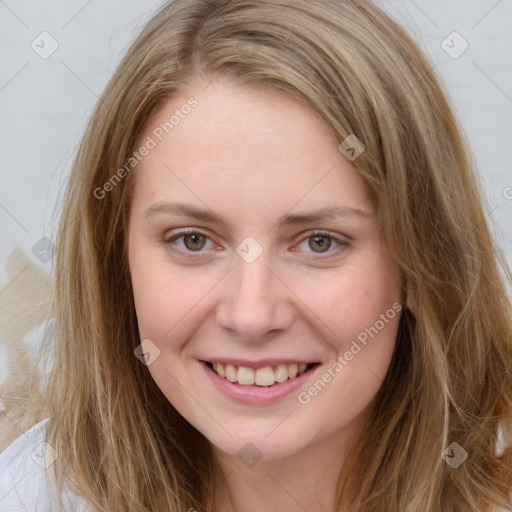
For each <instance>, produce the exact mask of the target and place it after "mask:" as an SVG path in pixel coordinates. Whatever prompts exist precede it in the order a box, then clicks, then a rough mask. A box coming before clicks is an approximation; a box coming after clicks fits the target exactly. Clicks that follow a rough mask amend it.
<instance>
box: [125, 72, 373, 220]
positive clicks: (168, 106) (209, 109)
mask: <svg viewBox="0 0 512 512" xmlns="http://www.w3.org/2000/svg"><path fill="white" fill-rule="evenodd" d="M192 105H193V106H192ZM149 139H151V140H152V144H151V145H152V146H154V147H152V149H151V150H150V151H149V152H148V154H147V155H146V156H145V157H144V158H143V159H142V160H141V162H140V163H139V164H138V166H137V170H136V176H137V177H136V185H135V187H136V192H135V195H136V197H138V196H139V197H141V199H142V200H143V202H144V203H147V202H148V201H153V202H155V201H164V200H167V199H173V200H176V199H177V198H178V197H183V194H184V195H186V196H188V197H191V198H193V199H194V200H195V201H196V202H197V200H198V199H199V200H202V201H203V202H206V203H207V204H211V203H212V202H214V203H216V204H217V205H222V206H223V207H224V208H229V206H230V205H233V206H236V207H238V208H240V207H241V205H242V203H243V207H244V208H253V209H254V211H256V210H257V209H258V208H262V207H265V208H267V209H268V208H270V207H272V206H278V205H281V206H282V208H284V209H286V208H288V209H290V208H292V207H293V205H294V204H295V203H298V202H302V203H303V204H307V203H308V202H309V203H311V204H313V203H318V201H324V200H331V202H333V203H334V204H338V205H343V206H347V207H354V208H360V209H371V208H372V205H371V202H370V199H369V194H368V191H367V188H366V185H365V183H364V181H363V180H362V178H361V177H360V176H359V174H358V173H357V172H356V171H355V169H354V168H353V166H352V165H351V163H350V162H349V161H348V160H347V159H346V158H345V157H344V156H343V155H342V154H341V153H340V151H339V149H338V144H339V143H338V141H336V139H335V138H334V137H333V136H332V133H331V131H330V130H329V127H328V126H327V124H326V123H325V122H324V121H323V119H322V118H321V117H320V115H319V114H317V113H316V112H315V111H313V110H312V109H311V108H309V107H308V106H306V105H305V104H303V103H302V102H299V101H298V100H296V99H293V98H290V97H287V96H285V95H283V94H282V93H279V92H276V91H272V90H269V89H266V88H264V87H262V86H255V85H250V86H246V85H244V86H240V85H235V84H233V83H230V82H229V81H225V80H220V79H219V80H214V81H213V82H211V83H209V84H208V83H206V84H205V83H202V84H201V83H196V84H195V85H194V87H191V88H190V89H188V90H186V91H181V92H179V93H177V94H176V95H175V96H173V97H172V98H171V99H169V100H167V101H166V102H165V103H164V104H163V105H162V106H161V107H160V108H159V109H158V111H157V112H155V113H154V114H153V115H152V117H151V118H150V119H149V121H148V122H147V124H146V127H145V130H144V132H143V133H142V134H141V136H140V137H139V141H138V145H141V144H143V143H144V142H145V141H148V140H149ZM137 147H138V146H137ZM194 196H195V197H194ZM207 199H208V201H207ZM316 206H322V205H320V204H316Z"/></svg>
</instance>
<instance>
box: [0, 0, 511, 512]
mask: <svg viewBox="0 0 512 512" xmlns="http://www.w3.org/2000/svg"><path fill="white" fill-rule="evenodd" d="M468 155H469V152H468V149H467V148H466V147H465V145H464V142H463V138H462V135H461V132H460V129H459V127H458V125H457V122H456V120H455V119H454V117H453V114H452V112H451V110H450V108H449V105H448V103H447V101H446V99H445V96H444V94H443V92H442V89H441V87H440V85H439V82H438V80H437V79H436V78H435V76H434V74H433V72H432V69H431V66H430V64H429V63H428V61H427V60H426V59H425V57H424V56H423V55H422V53H421V52H420V50H419V49H418V47H417V46H416V44H415V43H414V42H413V41H411V39H410V38H409V37H408V36H407V34H406V33H405V32H404V30H403V29H401V28H400V27H399V26H397V24H396V23H394V22H393V21H392V20H390V19H389V17H388V16H386V15H385V14H384V13H383V12H382V11H381V10H379V9H378V8H376V7H375V6H374V5H373V4H371V3H370V2H369V1H367V0H352V1H349V2H346V1H341V0H340V1H327V0H314V1H306V0H297V1H295V2H292V3H289V2H284V1H283V0H271V1H270V0H269V1H262V2H250V1H248V0H247V1H246V0H240V1H231V2H225V1H222V2H221V1H211V0H209V1H207V0H200V1H193V2H191V1H188V0H177V1H174V2H172V3H169V4H167V5H165V6H164V7H163V8H162V9H161V10H160V12H158V13H157V14H156V15H155V16H154V18H153V19H152V20H151V21H150V22H149V23H148V25H147V26H146V28H145V29H144V31H143V32H142V34H141V35H140V37H139V38H138V39H137V41H136V42H135V43H134V44H133V45H132V47H131V48H130V50H129V52H128V54H127V55H126V57H125V59H124V60H123V62H122V63H121V64H120V66H119V68H118V69H117V70H116V72H115V74H114V76H113V78H112V79H111V81H110V83H109V84H108V86H107V88H106V90H105V92H104V94H103V96H102V98H101V100H100V102H99V103H98V106H97V108H96V111H95V112H94V114H93V117H92V119H91V121H90V123H89V127H88V129H87V132H86V134H85V136H84V139H83V141H82V144H81V147H80V150H79V153H78V156H77V158H76V161H75V164H74V167H73V171H72V174H71V177H70V181H69V186H68V189H67V192H66V203H65V206H64V211H63V216H62V221H61V224H60V231H59V238H58V241H57V242H58V243H57V247H58V251H57V272H56V283H55V284H56V287H55V291H56V300H55V353H54V354H52V356H51V357H54V361H55V363H54V368H53V372H52V375H51V379H50V382H49V384H48V388H47V391H46V393H45V395H46V396H45V402H44V406H45V410H44V411H43V412H41V410H42V405H41V403H36V404H34V405H33V406H31V407H32V408H31V409H30V411H29V413H30V414H33V416H34V422H35V421H39V420H41V419H44V420H43V421H41V422H38V423H37V425H35V427H34V428H33V429H31V430H30V431H29V432H28V433H26V434H25V437H22V438H20V439H18V440H17V441H16V442H15V443H14V444H13V445H11V446H9V447H8V448H7V450H5V451H4V452H3V453H2V454H1V455H0V466H2V467H3V468H4V471H3V474H9V475H11V476H9V478H10V480H9V479H7V480H6V479H5V478H7V477H4V481H3V483H2V487H1V488H2V491H4V492H3V494H4V504H5V506H6V507H7V506H13V507H18V509H20V504H22V503H23V500H24V499H26V495H25V496H24V495H23V492H22V490H23V489H25V487H24V484H23V483H22V480H23V477H26V480H27V481H29V482H35V481H37V482H38V483H39V482H41V485H42V486H43V487H42V491H41V494H40V495H39V496H40V498H41V501H40V504H39V505H36V504H34V506H33V508H31V509H30V508H27V510H28V509H30V510H49V507H50V501H52V500H58V499H59V498H60V497H61V495H62V492H63V491H64V500H63V501H64V502H63V503H62V504H59V503H55V504H53V503H52V505H55V506H57V505H62V506H63V507H62V508H63V510H71V509H73V507H78V506H79V502H81V503H82V504H83V505H84V507H85V508H86V509H87V510H98V511H100V510H101V511H106V510H109V511H110V510H112V511H114V510H130V511H137V510H140V511H142V510H144V511H146V510H155V511H156V510H166V511H168V510H173V511H180V512H181V511H189V512H190V511H192V510H197V511H222V512H231V511H236V510H243V511H244V512H251V511H253V510H282V509H283V510H288V511H294V510H328V511H341V510H350V511H354V512H362V511H365V512H368V511H377V510H378V511H381V510H392V511H401V510H404V511H405V510H407V511H420V510H421V511H429V512H430V511H431V512H434V511H436V512H437V511H439V510H442V511H446V512H448V511H450V512H452V511H453V512H455V511H462V510H464V511H475V512H476V511H481V510H493V507H502V509H505V510H506V509H507V508H503V507H508V508H510V506H511V505H512V503H511V501H510V497H509V493H510V489H511V487H512V451H511V448H510V445H509V444H508V440H509V436H510V429H511V425H510V404H511V398H512V386H511V376H510V373H509V372H508V367H509V365H510V362H511V360H512V353H511V350H512V349H511V344H510V340H511V334H512V325H511V317H510V311H511V308H510V300H509V298H508V296H507V294H506V291H505V285H504V279H503V277H502V275H501V274H500V269H499V258H498V251H497V249H496V246H495V243H494V241H493V240H492V238H491V236H490V234H489V230H488V228H487V225H486V221H485V217H484V214H483V208H482V200H481V197H480V193H479V191H478V188H477V185H476V182H475V178H474V175H473V171H472V168H471V163H470V159H469V157H468ZM49 346H50V343H49V342H48V347H49ZM48 357H50V356H48ZM11 402H13V400H12V401H11ZM6 405H7V407H8V411H7V412H8V417H9V418H10V419H12V420H13V421H15V420H16V418H18V417H19V416H20V415H21V412H20V411H22V410H23V407H22V405H13V404H12V403H6ZM34 411H37V412H34ZM43 439H44V440H45V441H46V443H47V444H40V443H41V442H42V441H43ZM34 447H37V448H38V450H39V451H37V450H36V451H35V452H34V450H35V448H34ZM37 461H39V462H37ZM41 468H42V471H43V472H42V473H41ZM45 470H46V471H45ZM31 471H35V472H34V473H29V472H31ZM29 474H30V475H32V476H28V475H29ZM47 484H48V486H49V487H46V485H47ZM9 485H10V487H9ZM13 489H14V491H13ZM15 496H17V497H15ZM34 501H35V500H34ZM0 503H2V502H1V501H0ZM41 503H42V505H41ZM24 506H27V505H24ZM37 507H40V508H37ZM77 509H78V508H77ZM52 510H53V509H52ZM494 510H495V509H494Z"/></svg>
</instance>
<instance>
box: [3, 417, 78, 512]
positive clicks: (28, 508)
mask: <svg viewBox="0 0 512 512" xmlns="http://www.w3.org/2000/svg"><path fill="white" fill-rule="evenodd" d="M49 423H50V418H45V419H44V420H42V421H40V422H39V423H37V424H36V425H34V426H33V427H32V428H31V429H29V430H27V432H25V433H23V434H22V435H21V436H20V437H18V438H17V439H16V440H15V441H14V442H13V443H12V444H10V445H9V446H8V447H7V448H6V449H5V450H3V451H2V452H0V510H1V511H2V512H14V511H16V512H50V510H53V507H52V499H51V495H50V488H49V486H48V480H47V476H46V469H47V468H48V467H50V466H51V465H52V464H53V463H54V462H55V460H56V459H57V455H58V454H57V452H56V451H55V450H54V449H53V448H52V447H51V446H50V445H49V444H48V443H47V442H46V435H47V430H48V426H49ZM63 498H64V504H65V506H66V510H69V511H74V510H85V508H84V505H83V503H81V502H80V500H79V499H78V498H76V497H75V496H73V495H72V494H71V493H69V492H68V491H65V493H64V496H63Z"/></svg>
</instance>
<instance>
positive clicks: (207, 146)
mask: <svg viewBox="0 0 512 512" xmlns="http://www.w3.org/2000/svg"><path fill="white" fill-rule="evenodd" d="M206 85H207V83H206V82H201V81H200V80H197V81H195V82H194V83H193V84H192V85H191V86H190V90H187V91H183V92H181V93H180V94H179V95H176V96H175V97H173V98H172V99H171V100H169V101H168V102H167V103H166V104H165V105H164V106H163V107H161V108H160V110H159V111H158V112H156V114H155V115H154V116H153V117H152V118H151V119H150V120H149V122H148V123H147V126H146V129H145V131H144V133H142V134H141V136H140V141H141V142H143V141H144V140H146V138H147V137H148V136H151V134H152V130H153V129H154V128H155V127H157V126H158V125H159V124H160V123H162V122H165V121H167V120H169V117H170V115H171V114H172V113H173V112H174V110H175V109H177V108H180V106H182V105H184V104H185V103H186V102H187V99H188V98H190V96H193V97H194V98H196V99H197V102H198V104H197V106H196V107H195V108H193V109H192V110H191V112H190V113H189V114H188V115H187V116H184V118H183V119H180V122H179V124H177V125H176V126H174V129H173V130H172V131H170V132H169V134H165V135H164V137H163V138H162V141H159V142H158V144H157V145H156V147H154V148H153V149H151V151H150V152H149V154H148V155H147V156H145V158H144V159H143V160H142V161H141V162H140V163H139V164H138V166H137V168H136V171H134V172H135V173H136V175H135V176H134V178H135V179H136V183H135V190H134V199H133V203H132V207H131V211H130V223H129V233H128V251H129V264H130V273H131V277H132V283H133V291H134V299H135V305H136V311H137V318H138V323H139V330H140V336H141V340H144V339H150V340H151V341H152V343H154V345H155V346H156V347H158V350H159V351H160V352H159V354H158V357H156V358H155V360H154V361H153V362H152V363H151V364H150V365H149V366H148V370H149V371H150V373H151V375H152V377H153V378H154V380H155V382H156V383H157V385H158V386H159V388H160V389H161V390H162V392H163V393H164V394H165V396H166V397H167V398H168V399H169V400H170V402H171V403H172V404H173V405H174V406H175V407H176V409H177V410H178V411H179V412H180V413H181V414H182V415H183V416H184V417H185V418H186V419H187V420H188V421H189V422H190V423H191V424H192V425H193V426H194V427H196V428H197V429H198V430H199V431H200V432H202V433H203V434H204V436H205V437H206V438H207V439H208V440H209V441H210V442H211V443H212V446H213V449H214V453H215V455H216V461H217V467H216V475H217V477H218V481H219V482H222V483H221V484H220V485H219V486H218V487H217V490H216V497H215V503H216V508H217V509H218V510H222V511H223V512H229V511H231V510H243V511H244V512H251V511H253V510H254V511H256V510H258V511H259V512H262V511H267V510H268V511H270V510H288V511H291V512H293V511H295V510H303V509H304V508H305V509H307V510H315V511H316V510H318V511H321V510H332V508H333V503H334V492H335V485H336V481H337V476H338V474H339V471H340V469H341V467H342V465H343V461H344V459H345V454H346V451H347V449H348V448H349V447H350V446H351V443H352V442H353V440H354V437H355V436H357V434H358V433H359V432H360V430H361V428H362V426H363V425H364V423H365V422H366V421H367V418H368V415H369V412H370V411H371V409H372V407H373V405H374V398H375V395H376V393H377V391H378V389H379V387H380V386H381V384H382V380H383V378H384V376H385V374H386V371H387V369H388V367H389V364H390V361H391V357H392V352H393V349H394V346H395V340H396V334H397V330H398V321H399V317H400V314H396V316H394V318H393V319H391V320H388V322H386V323H385V326H384V328H382V329H381V330H380V331H379V333H378V335H376V336H375V337H373V338H368V343H367V345H366V346H364V347H363V348H362V350H361V351H360V352H358V353H357V355H355V356H354V357H353V359H352V360H351V361H349V362H348V364H347V365H346V366H345V367H344V368H343V370H342V371H341V372H339V373H337V374H336V376H335V378H333V379H332V380H331V382H329V383H328V384H327V385H326V386H325V388H324V389H323V390H322V391H321V392H319V393H318V394H317V395H316V396H315V397H313V398H312V399H311V400H310V402H309V403H307V404H301V403H300V402H299V401H298V399H297V395H298V392H293V393H291V394H290V395H289V396H286V397H284V398H282V399H280V400H278V401H276V402H274V403H270V404H258V405H248V404H243V403H238V402H236V401H235V400H233V399H232V398H229V397H227V396H225V395H224V394H222V393H221V392H220V391H219V390H218V389H217V388H216V387H215V386H214V385H213V384H212V382H211V380H210V379H209V378H208V376H207V374H206V372H205V369H204V367H203V365H202V363H200V362H199V360H209V358H213V357H217V358H221V359H222V356H225V357H237V358H243V359H247V360H259V359H264V358H276V359H280V358H281V359H284V358H286V359H294V358H295V359H299V360H301V361H309V362H319V363H321V364H320V366H319V367H318V368H317V369H316V370H315V371H314V373H313V374H311V375H310V377H309V380H308V381H307V383H306V384H305V385H304V386H303V387H302V388H301V389H300V390H299V391H301V390H307V389H308V388H309V387H310V386H311V385H312V384H313V383H314V382H315V381H316V380H317V379H319V378H321V376H322V374H324V373H325V372H326V371H327V370H328V368H329V367H332V365H333V363H334V362H335V361H336V359H337V357H338V355H343V354H344V353H345V352H346V351H347V350H349V348H350V345H351V343H352V341H353V340H354V339H356V337H357V336H358V334H360V333H361V332H363V331H364V329H365V328H368V327H370V326H373V325H374V324H375V322H376V321H377V320H378V319H379V317H380V315H382V314H384V313H385V312H386V311H387V310H389V309H390V308H391V307H392V305H393V304H396V303H400V302H401V292H400V290H401V283H400V278H399V273H398V268H397V266H396V264H395V263H394V262H393V260H392V259H391V257H390V255H389V253H388V251H387V248H386V245H385V243H384V242H383V240H382V239H381V237H380V235H379V231H378V227H377V218H376V216H375V214H374V213H375V211H374V207H373V205H372V202H371V200H370V196H369V194H368V190H367V188H366V185H365V183H364V181H363V179H362V178H361V177H360V176H359V175H358V174H357V173H356V171H355V170H354V168H353V166H352V164H351V162H350V161H349V160H348V159H346V158H345V157H344V156H343V154H342V153H341V152H340V151H339V149H338V144H339V141H336V140H335V139H334V138H333V137H332V136H331V134H330V132H329V130H328V127H327V125H326V124H325V123H324V122H323V120H322V119H321V118H320V117H319V116H318V115H317V114H316V113H315V112H314V111H312V110H311V109H309V108H308V107H306V106H305V105H303V104H301V103H299V102H297V101H295V100H293V99H290V98H287V97H285V96H282V95H281V94H279V93H276V92H272V91H269V90H267V89H264V88H261V87H257V86H253V85H251V86H243V87H241V86H235V85H232V84H231V83H230V82H229V81H227V80H224V79H216V80H215V81H213V83H211V84H210V85H208V87H206ZM169 201H181V202H186V203H188V204H191V205H194V206H197V207H199V208H203V209H206V210H208V211H214V212H216V213H218V214H220V215H222V216H223V217H224V218H225V219H226V221H227V222H228V223H229V225H230V229H228V228H227V227H226V226H223V225H218V224H214V223H212V222H210V221H204V220H197V219H194V218H191V217H187V216H183V215H176V214H170V213H166V212H160V213H157V214H154V215H150V216H148V217H144V212H145V210H146V209H147V208H148V207H150V206H151V205H153V204H155V203H159V202H169ZM327 206H334V207H340V206H343V207H346V208H355V209H358V210H362V211H363V212H366V213H367V214H368V216H367V217H357V216H354V215H346V216H343V217H340V218H336V219H329V220H322V221H316V222H301V223H299V224H296V225H288V226H285V225H279V224H277V221H278V218H279V217H280V216H282V215H285V214H289V213H299V212H300V213H302V212H312V211H315V210H318V209H320V208H324V207H327ZM185 228H196V229H197V230H199V231H200V232H204V233H206V234H207V236H208V238H206V239H204V238H202V237H200V238H199V239H195V240H194V241H190V240H188V241H187V239H186V237H183V236H181V237H178V238H176V239H175V240H174V241H167V242H166V241H165V240H169V239H170V238H172V237H173V236H177V235H178V230H179V229H185ZM315 230H323V231H328V232H329V233H328V235H330V236H332V237H334V238H331V239H329V238H328V239H323V240H322V241H323V242H324V245H323V248H322V247H320V246H319V245H318V244H315V243H314V242H315V240H314V236H315V234H314V232H315ZM181 234H182V235H183V233H181ZM248 236H251V237H253V238H254V239H255V240H256V241H257V243H258V244H259V246H260V247H261V248H262V249H263V252H262V253H261V254H260V255H259V257H258V258H256V259H255V261H253V262H252V263H247V262H246V261H245V260H244V259H243V258H242V257H240V256H239V254H238V253H237V251H236V249H237V247H238V246H239V244H241V242H243V241H244V239H245V238H246V237H248ZM336 238H338V239H340V241H341V243H340V244H338V243H336V241H335V240H336ZM329 241H330V242H331V246H330V247H328V248H326V245H327V246H328V243H329ZM194 243H195V244H196V245H194ZM194 247H199V248H200V250H199V251H193V248H194ZM191 248H192V250H191ZM187 251H188V252H187ZM248 442H250V443H252V444H253V445H254V446H256V447H257V449H258V451H259V453H260V454H261V459H260V460H259V461H258V462H257V463H256V464H255V465H253V466H252V467H247V466H246V465H245V464H243V463H242V461H241V460H240V458H239V457H238V456H237V454H239V452H240V450H242V453H243V450H246V449H247V448H244V447H246V446H247V443H248Z"/></svg>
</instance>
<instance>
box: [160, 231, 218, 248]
mask: <svg viewBox="0 0 512 512" xmlns="http://www.w3.org/2000/svg"><path fill="white" fill-rule="evenodd" d="M180 239H182V240H181V241H182V244H178V243H176V244H174V242H175V241H176V240H180ZM208 241H210V243H213V242H212V241H211V240H210V238H209V236H208V235H207V234H206V233H204V232H202V231H200V230H197V229H194V230H192V229H191V230H187V231H181V232H179V233H176V234H174V235H173V236H170V237H166V238H165V239H164V242H165V243H166V244H169V245H176V246H177V247H178V248H179V249H180V250H181V251H184V252H204V251H202V249H203V248H204V247H205V246H206V245H207V242H208Z"/></svg>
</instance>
